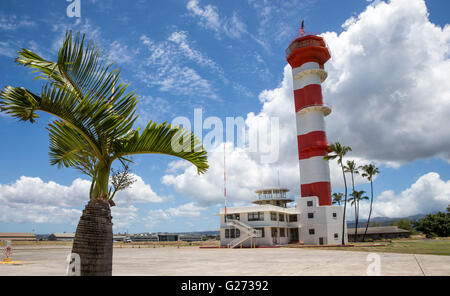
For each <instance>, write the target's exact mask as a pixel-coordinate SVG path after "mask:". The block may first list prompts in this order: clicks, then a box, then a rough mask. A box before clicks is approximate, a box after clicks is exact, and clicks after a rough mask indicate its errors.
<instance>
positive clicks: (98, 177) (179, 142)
mask: <svg viewBox="0 0 450 296" xmlns="http://www.w3.org/2000/svg"><path fill="white" fill-rule="evenodd" d="M18 54H19V56H18V58H17V59H16V62H17V63H19V64H21V65H24V66H25V67H27V68H31V69H33V70H34V71H35V72H38V73H39V74H40V75H39V77H38V78H40V79H44V80H46V84H45V85H44V86H43V87H42V91H41V94H40V95H37V94H34V93H32V92H31V91H29V90H27V89H25V88H23V87H11V86H7V87H5V88H4V89H3V90H2V91H1V92H0V108H1V111H3V112H6V113H8V114H10V115H11V116H13V117H15V118H18V119H19V120H22V121H30V122H31V123H33V122H34V121H35V120H36V119H37V118H39V115H38V114H36V111H43V112H46V113H49V114H51V115H53V116H55V117H56V118H57V119H56V120H54V121H53V122H51V123H50V124H49V126H48V128H47V129H48V130H49V134H50V152H49V156H50V163H51V164H52V165H58V167H73V168H76V169H78V170H80V171H81V172H83V173H85V174H87V175H88V176H89V177H90V178H91V179H92V184H91V187H90V192H89V202H88V204H87V205H86V207H85V209H84V211H83V214H82V216H81V218H80V221H79V224H78V226H77V230H76V234H75V239H74V242H73V248H72V252H73V253H77V254H78V255H79V256H80V259H81V262H80V263H81V275H111V274H112V247H113V234H112V222H111V218H112V217H111V210H110V206H113V205H114V202H113V200H112V198H113V196H114V193H113V194H111V189H110V188H109V182H110V174H111V169H112V164H113V162H114V161H116V160H118V161H120V162H121V163H122V165H123V166H124V167H126V166H127V164H128V163H130V162H131V159H130V156H132V155H135V154H149V153H152V154H166V155H172V156H176V157H179V158H182V159H185V160H188V161H190V162H191V163H192V164H194V165H195V166H196V167H197V172H198V173H199V174H200V173H204V172H206V170H207V169H208V162H207V157H206V154H207V152H206V151H205V149H204V148H203V146H202V144H201V142H200V140H198V139H197V138H196V137H195V136H194V134H193V133H191V132H189V131H186V130H184V129H182V128H180V127H178V126H177V127H172V126H171V125H167V124H166V123H163V124H156V123H153V122H149V123H148V125H147V126H146V127H145V128H144V129H143V130H140V129H139V128H138V129H133V125H134V123H135V121H136V119H137V117H138V116H137V115H135V112H136V104H137V102H138V101H137V95H136V94H135V93H134V91H132V92H128V91H127V87H128V84H123V83H121V84H118V82H119V70H118V69H117V68H113V64H112V63H110V62H108V61H105V60H104V59H103V57H102V56H101V52H100V50H99V49H97V48H96V46H95V45H94V44H93V43H92V42H88V43H87V45H86V44H85V36H84V34H83V36H82V37H81V36H80V33H78V34H77V36H76V37H75V40H73V38H72V32H69V33H66V37H65V39H64V42H63V45H62V47H61V49H60V50H59V52H58V57H57V61H56V62H52V61H47V60H45V59H43V58H42V57H40V56H38V55H37V54H35V53H33V52H31V51H29V50H27V49H22V51H20V52H19V53H18ZM115 189H116V188H115ZM114 192H116V190H114Z"/></svg>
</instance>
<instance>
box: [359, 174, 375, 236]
mask: <svg viewBox="0 0 450 296" xmlns="http://www.w3.org/2000/svg"><path fill="white" fill-rule="evenodd" d="M372 203H373V183H372V180H370V210H369V217H368V218H367V224H366V230H365V231H364V235H363V237H362V241H364V239H365V238H366V234H367V228H369V223H370V216H371V215H372Z"/></svg>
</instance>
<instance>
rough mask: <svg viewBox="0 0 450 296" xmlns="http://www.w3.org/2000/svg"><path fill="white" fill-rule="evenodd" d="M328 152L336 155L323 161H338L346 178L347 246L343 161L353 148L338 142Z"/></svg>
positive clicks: (343, 242) (343, 227) (326, 157)
mask: <svg viewBox="0 0 450 296" xmlns="http://www.w3.org/2000/svg"><path fill="white" fill-rule="evenodd" d="M328 151H329V152H330V153H334V154H331V155H330V154H328V155H327V156H324V157H323V159H325V160H327V161H328V160H331V159H337V163H338V164H339V165H340V166H341V169H342V176H343V177H344V187H345V191H344V192H345V193H344V196H345V199H344V213H343V215H342V244H343V245H345V239H344V236H345V211H346V209H347V180H346V178H345V171H344V165H343V163H342V159H343V158H344V156H345V155H346V154H347V152H349V151H352V148H350V147H349V146H342V145H341V144H340V143H339V142H336V143H333V144H331V145H330V146H329V147H328Z"/></svg>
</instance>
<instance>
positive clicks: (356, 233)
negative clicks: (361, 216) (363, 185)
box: [352, 172, 358, 242]
mask: <svg viewBox="0 0 450 296" xmlns="http://www.w3.org/2000/svg"><path fill="white" fill-rule="evenodd" d="M352 188H353V194H355V180H354V179H353V172H352ZM354 203H355V222H356V226H355V242H356V239H357V237H358V214H357V211H356V200H354Z"/></svg>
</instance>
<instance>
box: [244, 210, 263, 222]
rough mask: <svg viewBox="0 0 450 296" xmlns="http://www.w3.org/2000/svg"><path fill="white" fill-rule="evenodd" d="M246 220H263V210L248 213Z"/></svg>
mask: <svg viewBox="0 0 450 296" xmlns="http://www.w3.org/2000/svg"><path fill="white" fill-rule="evenodd" d="M248 221H264V212H254V213H248Z"/></svg>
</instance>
